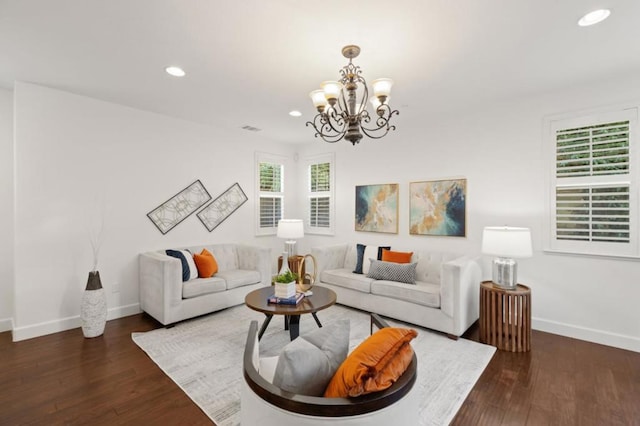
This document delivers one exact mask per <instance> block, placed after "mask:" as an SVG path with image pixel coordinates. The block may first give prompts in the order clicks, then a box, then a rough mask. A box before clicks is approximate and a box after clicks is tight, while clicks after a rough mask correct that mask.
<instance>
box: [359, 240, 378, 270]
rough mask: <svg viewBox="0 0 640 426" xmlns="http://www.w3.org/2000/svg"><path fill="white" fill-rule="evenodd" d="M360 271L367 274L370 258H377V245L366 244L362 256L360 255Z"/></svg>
mask: <svg viewBox="0 0 640 426" xmlns="http://www.w3.org/2000/svg"><path fill="white" fill-rule="evenodd" d="M362 258H363V261H362V273H363V274H365V275H367V272H369V267H370V266H371V262H369V260H370V259H378V246H367V247H365V249H364V256H362Z"/></svg>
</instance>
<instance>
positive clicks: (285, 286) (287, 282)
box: [273, 268, 298, 298]
mask: <svg viewBox="0 0 640 426" xmlns="http://www.w3.org/2000/svg"><path fill="white" fill-rule="evenodd" d="M297 279H298V274H296V273H295V272H292V271H291V270H290V269H289V268H287V269H286V270H285V271H280V273H279V274H278V275H276V276H275V277H273V282H274V287H275V293H274V294H275V296H276V297H283V298H289V297H292V296H295V295H296V280H297Z"/></svg>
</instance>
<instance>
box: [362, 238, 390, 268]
mask: <svg viewBox="0 0 640 426" xmlns="http://www.w3.org/2000/svg"><path fill="white" fill-rule="evenodd" d="M366 248H367V246H366V245H364V244H356V254H357V257H356V269H355V270H354V271H353V273H354V274H362V273H363V272H362V262H363V261H364V250H365V249H366ZM382 250H391V246H384V247H383V246H379V247H378V259H377V260H382Z"/></svg>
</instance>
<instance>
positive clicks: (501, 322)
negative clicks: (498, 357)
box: [480, 281, 531, 352]
mask: <svg viewBox="0 0 640 426" xmlns="http://www.w3.org/2000/svg"><path fill="white" fill-rule="evenodd" d="M480 341H481V342H482V343H486V344H489V345H492V346H496V347H497V348H498V349H500V350H503V351H511V352H529V351H530V350H531V289H530V288H529V287H527V286H526V285H522V284H518V285H517V287H516V288H515V289H514V290H507V289H504V288H501V287H498V286H497V285H494V284H493V283H492V282H491V281H483V282H482V283H481V284H480Z"/></svg>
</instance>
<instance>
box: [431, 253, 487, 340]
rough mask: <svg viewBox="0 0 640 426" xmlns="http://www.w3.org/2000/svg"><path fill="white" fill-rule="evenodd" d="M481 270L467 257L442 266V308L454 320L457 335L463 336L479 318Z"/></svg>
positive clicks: (474, 260)
mask: <svg viewBox="0 0 640 426" xmlns="http://www.w3.org/2000/svg"><path fill="white" fill-rule="evenodd" d="M480 281H481V269H480V265H479V264H478V262H477V260H476V259H472V258H469V257H467V256H463V257H459V258H457V259H454V260H451V261H449V262H445V263H443V264H442V280H441V283H440V308H441V309H442V312H444V313H445V314H447V315H449V316H450V317H452V318H453V322H454V329H455V333H454V334H456V335H461V334H462V333H464V331H465V330H466V329H467V327H469V325H471V324H472V323H473V322H474V321H475V320H477V319H478V316H479V313H478V311H479V294H480V290H479V285H480Z"/></svg>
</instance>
